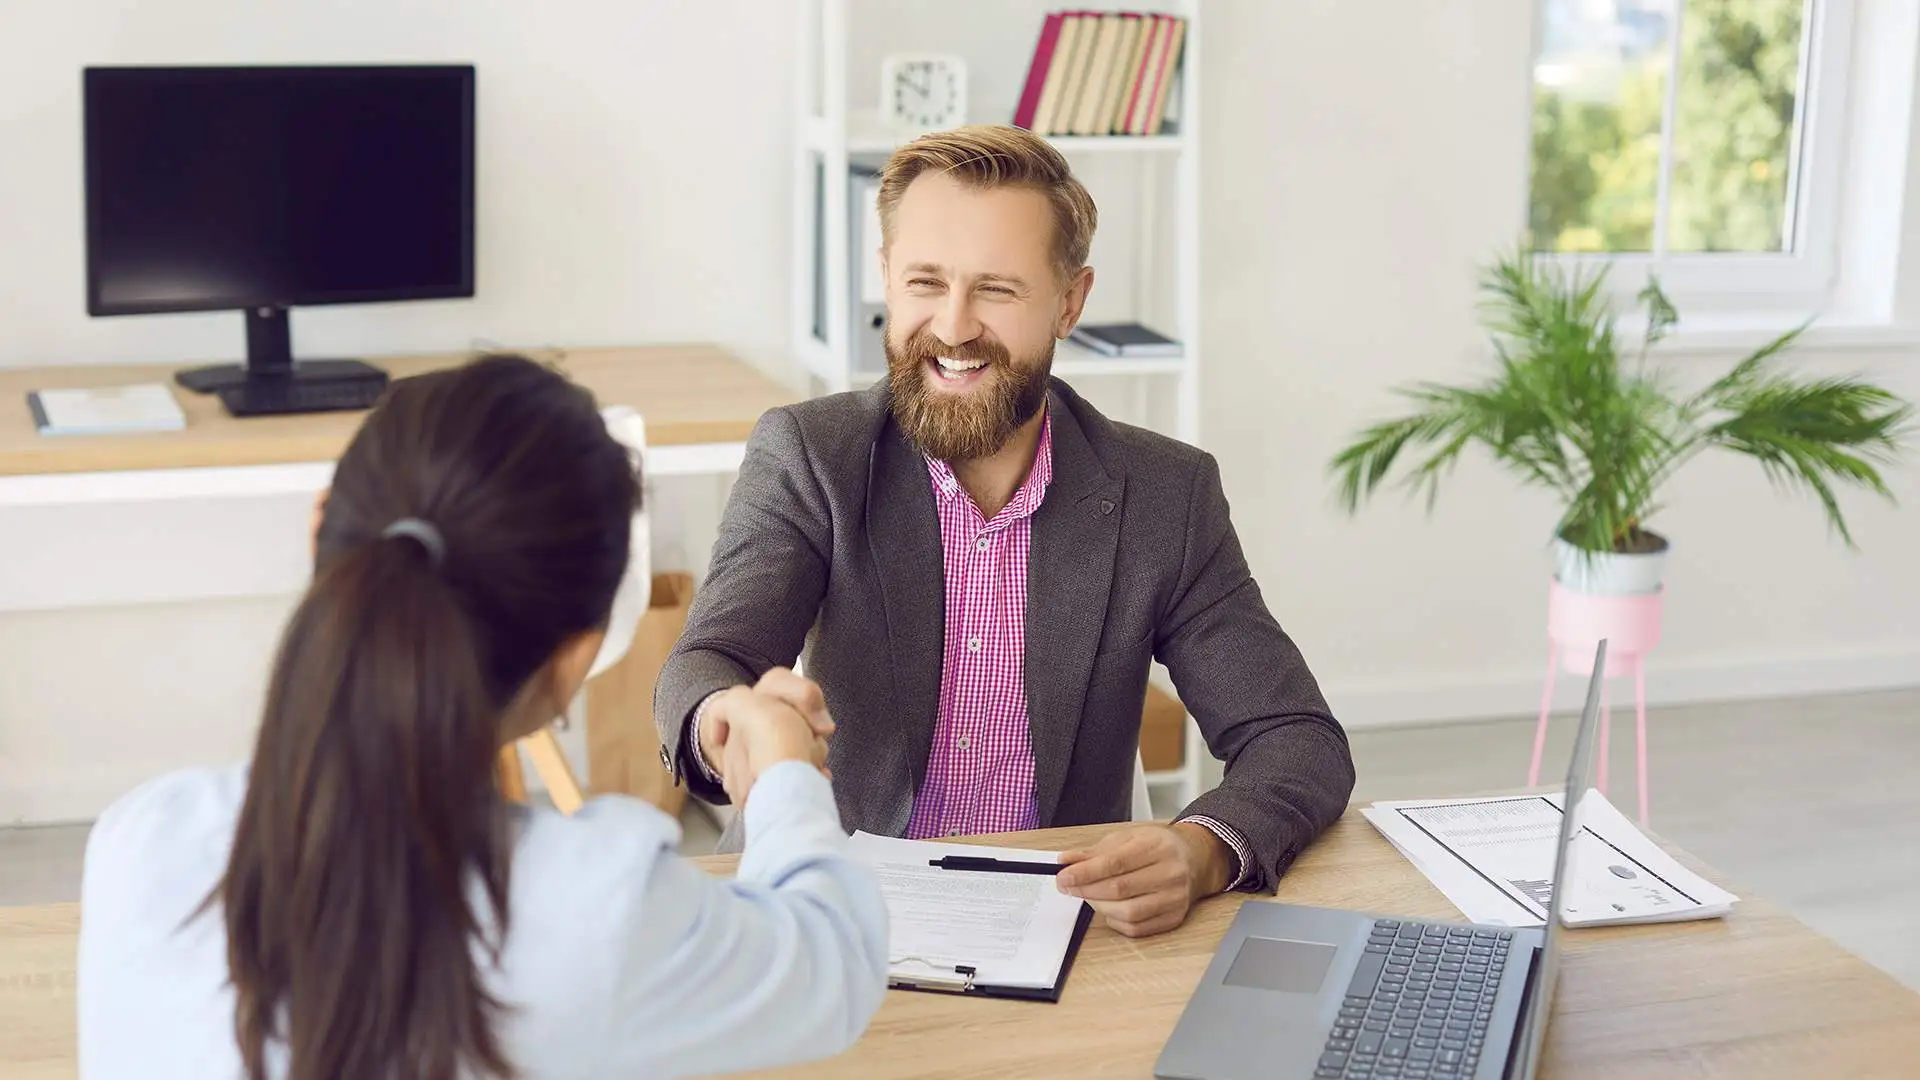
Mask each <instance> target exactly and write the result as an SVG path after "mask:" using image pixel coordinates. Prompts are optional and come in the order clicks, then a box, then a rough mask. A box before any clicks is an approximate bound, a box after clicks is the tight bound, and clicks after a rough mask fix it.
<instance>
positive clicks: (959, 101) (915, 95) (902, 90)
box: [880, 53, 967, 130]
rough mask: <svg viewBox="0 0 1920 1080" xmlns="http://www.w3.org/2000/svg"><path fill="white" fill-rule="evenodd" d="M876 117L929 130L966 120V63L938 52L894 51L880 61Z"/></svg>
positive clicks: (959, 123)
mask: <svg viewBox="0 0 1920 1080" xmlns="http://www.w3.org/2000/svg"><path fill="white" fill-rule="evenodd" d="M880 119H881V121H882V122H883V123H885V124H887V125H889V126H892V127H905V128H917V129H922V130H930V129H937V128H950V127H958V126H959V125H961V124H964V123H966V122H967V65H966V63H965V62H964V61H962V60H961V59H960V58H959V57H957V56H947V55H943V54H939V53H895V54H892V55H889V56H887V57H886V58H885V59H883V60H881V62H880Z"/></svg>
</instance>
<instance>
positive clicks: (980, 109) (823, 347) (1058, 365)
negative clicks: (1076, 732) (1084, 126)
mask: <svg viewBox="0 0 1920 1080" xmlns="http://www.w3.org/2000/svg"><path fill="white" fill-rule="evenodd" d="M1201 7H1202V4H1201V0H1157V2H1152V3H1142V4H1134V5H1124V4H1123V5H1110V6H1109V5H1101V4H1094V5H1091V6H1088V5H1067V4H1060V3H1045V2H1040V0H968V2H967V3H965V4H956V3H951V2H949V0H798V2H797V3H796V5H795V9H796V19H797V23H796V40H797V41H798V42H799V45H800V48H799V53H800V55H799V62H798V63H797V65H796V83H795V93H794V123H795V127H796V131H795V139H794V155H793V174H792V178H791V182H792V198H793V234H792V237H791V257H792V275H791V280H792V282H793V291H792V299H791V302H792V313H791V322H792V326H793V351H794V355H795V357H796V359H797V360H798V361H799V363H800V365H801V367H802V368H803V369H804V370H805V371H806V372H807V374H808V375H809V377H810V379H811V380H812V381H813V383H814V390H815V392H822V393H835V392H840V391H845V390H850V389H854V388H858V387H864V386H868V385H871V384H872V383H874V382H877V381H879V380H880V379H881V378H882V377H883V376H884V374H885V359H884V355H880V354H878V353H877V349H878V346H877V341H878V337H877V335H878V333H879V313H880V312H881V311H883V310H884V305H883V303H881V300H882V297H881V296H880V295H878V291H879V290H880V288H881V286H880V283H879V282H878V280H877V277H878V275H877V268H876V267H875V266H874V265H873V264H872V263H871V262H869V260H872V259H873V258H874V257H873V254H872V253H873V251H875V250H876V249H877V248H878V246H879V240H878V231H877V230H878V225H877V220H875V219H873V218H871V217H870V216H869V210H868V209H867V208H866V205H865V204H864V203H863V202H862V201H861V200H860V198H859V197H858V196H860V195H861V194H862V185H863V183H864V182H865V181H864V177H863V176H862V175H860V174H857V173H856V169H857V168H859V169H865V170H871V169H873V168H875V167H877V165H878V163H879V162H880V161H883V160H884V158H885V156H886V154H887V153H888V152H889V151H891V150H892V149H893V148H895V147H896V146H898V145H900V144H901V143H903V142H906V141H908V140H910V139H912V138H913V136H914V135H916V134H918V132H916V131H911V130H898V129H894V128H891V127H889V126H888V125H885V124H883V123H882V122H881V120H880V113H879V108H878V105H877V101H878V96H879V79H880V71H879V59H880V57H882V56H884V55H885V54H887V53H890V52H939V53H945V54H950V55H956V56H959V57H961V59H962V60H963V61H964V62H965V63H966V65H967V69H968V84H969V92H968V97H969V100H968V106H967V112H966V116H965V122H967V123H1012V122H1013V121H1014V118H1015V112H1016V109H1017V108H1018V106H1019V103H1020V98H1021V94H1022V90H1023V88H1024V87H1025V84H1026V80H1027V77H1028V68H1029V65H1030V63H1031V62H1032V60H1033V58H1034V54H1035V51H1036V47H1037V46H1038V45H1039V44H1040V43H1041V41H1042V30H1043V26H1044V25H1045V23H1046V21H1047V17H1048V16H1049V15H1050V14H1053V13H1058V12H1070V13H1073V14H1077V15H1083V16H1084V15H1086V14H1090V13H1091V14H1106V13H1119V12H1131V13H1148V14H1157V15H1165V16H1172V17H1174V18H1177V19H1179V20H1181V33H1180V35H1179V37H1178V39H1177V40H1178V42H1179V47H1178V65H1177V67H1171V66H1170V70H1172V71H1173V72H1174V74H1173V75H1172V76H1171V81H1170V82H1169V84H1168V88H1167V91H1166V98H1167V100H1166V105H1165V109H1164V113H1165V120H1164V122H1163V123H1162V124H1160V125H1159V127H1158V130H1157V131H1155V132H1154V133H1152V134H1107V135H1089V134H1075V135H1060V134H1055V135H1049V136H1047V137H1048V139H1049V141H1051V142H1052V143H1053V144H1054V145H1055V146H1056V147H1058V148H1059V149H1060V150H1061V152H1062V153H1064V154H1065V155H1066V156H1067V158H1068V161H1069V162H1070V163H1071V164H1072V165H1073V167H1074V170H1075V172H1076V174H1078V175H1080V176H1081V178H1082V180H1083V182H1085V183H1087V185H1088V188H1089V190H1090V191H1091V192H1092V194H1093V196H1094V199H1095V202H1096V204H1098V205H1099V206H1100V209H1101V215H1100V219H1101V220H1100V227H1099V233H1098V235H1097V236H1096V237H1095V241H1094V251H1093V256H1092V260H1091V261H1092V262H1093V265H1094V270H1095V285H1094V291H1093V295H1092V298H1091V299H1090V301H1089V305H1088V309H1087V311H1086V313H1085V314H1084V315H1083V317H1082V320H1081V321H1082V322H1083V323H1097V322H1108V321H1136V320H1137V321H1139V322H1142V323H1144V324H1146V325H1147V326H1150V327H1152V328H1154V329H1155V330H1158V331H1160V332H1162V333H1164V334H1166V335H1168V336H1169V337H1173V338H1175V339H1177V340H1178V341H1179V342H1180V343H1181V353H1180V355H1178V356H1151V357H1130V356H1129V357H1113V356H1106V355H1103V354H1101V353H1099V352H1095V351H1093V350H1091V349H1088V348H1084V347H1082V346H1080V345H1079V344H1077V343H1074V342H1067V341H1063V342H1060V343H1058V345H1057V347H1056V349H1055V353H1054V365H1053V370H1054V374H1055V375H1057V376H1059V377H1060V378H1062V379H1065V380H1067V381H1068V382H1071V383H1073V384H1074V385H1075V387H1076V389H1079V390H1081V391H1082V392H1083V393H1087V392H1089V391H1090V390H1093V389H1096V387H1094V386H1093V385H1092V384H1093V383H1095V382H1100V383H1107V382H1111V381H1121V382H1123V383H1124V382H1125V381H1130V382H1131V383H1132V386H1131V388H1130V389H1131V390H1132V412H1133V413H1134V414H1135V415H1125V414H1124V413H1122V415H1121V416H1120V418H1121V419H1126V420H1130V421H1133V422H1136V423H1148V424H1149V426H1153V427H1155V428H1156V429H1159V430H1162V431H1164V432H1165V433H1166V434H1169V435H1172V436H1173V437H1175V438H1178V439H1181V440H1183V441H1185V442H1189V443H1192V444H1194V445H1200V409H1199V378H1198V373H1199V363H1200V358H1201V356H1202V341H1201V334H1200V280H1199V270H1200V257H1199V211H1200V159H1199V133H1200V119H1201V117H1200V108H1199V105H1200V77H1201V64H1200V56H1201V38H1202V34H1201V33H1200V31H1201V29H1202V18H1201V14H1202V12H1201ZM1089 36H1091V35H1089ZM1142 36H1143V37H1145V36H1146V32H1145V31H1143V32H1142ZM1143 48H1144V46H1143ZM1135 55H1136V56H1138V55H1142V54H1140V53H1136V54H1135ZM1035 126H1039V125H1038V124H1036V125H1035ZM1103 185H1106V186H1108V187H1110V188H1111V189H1112V190H1113V192H1114V196H1115V201H1114V202H1113V203H1112V204H1111V205H1112V207H1113V210H1112V212H1111V213H1110V203H1109V201H1108V192H1107V191H1106V190H1103ZM855 230H859V231H857V232H856V231H855ZM1110 392H1112V391H1110ZM1120 392H1124V389H1122V390H1121V391H1120ZM1150 413H1151V414H1157V415H1158V417H1159V422H1157V423H1150V422H1149V421H1148V420H1147V418H1146V417H1147V414H1150ZM1155 674H1156V679H1157V680H1158V681H1164V672H1162V671H1159V670H1158V669H1156V673H1155ZM1182 750H1183V753H1182V761H1181V765H1180V767H1179V768H1176V769H1169V770H1164V771H1159V772H1152V773H1149V774H1148V777H1147V780H1148V785H1149V787H1150V788H1152V789H1156V791H1166V792H1168V793H1169V794H1170V795H1171V796H1172V797H1173V798H1176V799H1178V800H1179V802H1180V803H1181V804H1184V803H1186V802H1187V801H1189V800H1191V799H1192V798H1193V797H1195V796H1196V795H1198V794H1199V792H1200V790H1201V773H1200V763H1201V762H1202V761H1203V760H1204V759H1206V758H1207V757H1209V756H1210V755H1209V754H1208V751H1207V748H1206V744H1205V743H1204V742H1203V741H1202V740H1201V739H1200V736H1199V731H1198V729H1197V728H1196V727H1195V726H1194V724H1193V721H1192V719H1191V718H1190V717H1189V718H1188V720H1187V722H1186V730H1185V733H1184V736H1183V747H1182Z"/></svg>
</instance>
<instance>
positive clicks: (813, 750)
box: [714, 686, 827, 809]
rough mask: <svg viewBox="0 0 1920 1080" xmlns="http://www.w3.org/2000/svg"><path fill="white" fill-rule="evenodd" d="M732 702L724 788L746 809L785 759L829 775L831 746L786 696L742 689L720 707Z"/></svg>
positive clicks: (729, 694)
mask: <svg viewBox="0 0 1920 1080" xmlns="http://www.w3.org/2000/svg"><path fill="white" fill-rule="evenodd" d="M721 701H725V702H726V703H727V732H726V741H725V744H724V746H723V747H722V749H721V769H720V780H721V786H722V787H723V788H725V789H726V792H727V797H728V798H729V799H732V800H733V803H734V805H736V806H738V807H740V808H742V809H745V808H746V805H747V797H748V795H749V794H750V793H751V792H752V791H753V785H754V784H755V783H756V782H758V781H759V779H760V774H761V773H763V772H765V771H766V770H768V769H770V768H772V767H773V766H774V765H776V764H779V763H780V762H783V761H804V762H807V763H808V764H810V765H812V766H813V767H814V768H816V769H820V770H821V771H823V772H824V771H825V769H826V764H827V744H826V742H825V740H823V739H821V738H820V737H819V736H818V735H816V734H814V729H813V724H812V722H811V721H810V720H809V719H808V718H807V717H806V716H804V715H803V714H802V713H801V712H800V711H799V710H798V709H796V708H795V707H794V706H793V704H792V703H791V702H789V701H788V700H786V699H785V698H783V697H780V696H778V695H775V694H773V693H769V692H767V691H764V690H760V689H757V688H756V689H753V690H749V689H747V688H746V687H744V686H736V687H734V688H733V689H731V690H728V691H726V693H725V694H724V695H723V696H722V697H721V698H719V699H717V700H716V701H715V702H714V704H715V705H718V704H719V703H720V702H721Z"/></svg>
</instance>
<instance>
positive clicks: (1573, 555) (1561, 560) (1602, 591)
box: [1553, 537, 1672, 596]
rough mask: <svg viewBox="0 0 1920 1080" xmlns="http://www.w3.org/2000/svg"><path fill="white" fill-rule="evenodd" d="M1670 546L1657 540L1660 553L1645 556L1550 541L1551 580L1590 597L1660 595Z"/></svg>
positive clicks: (1559, 539) (1561, 540)
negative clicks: (1581, 547)
mask: <svg viewBox="0 0 1920 1080" xmlns="http://www.w3.org/2000/svg"><path fill="white" fill-rule="evenodd" d="M1671 551H1672V545H1671V544H1669V543H1668V542H1667V540H1666V538H1665V537H1661V538H1660V549H1659V550H1658V551H1649V552H1645V553H1634V554H1624V555H1623V554H1618V553H1615V552H1610V551H1596V552H1587V551H1582V550H1581V549H1580V548H1577V547H1574V546H1573V545H1572V544H1569V543H1567V542H1566V541H1565V540H1563V539H1561V538H1559V537H1554V540H1553V562H1554V578H1555V579H1556V580H1558V581H1559V582H1560V584H1561V585H1562V586H1564V587H1566V588H1567V589H1570V590H1572V591H1574V592H1578V593H1587V594H1588V595H1591V596H1640V595H1643V594H1646V593H1656V592H1659V591H1660V586H1661V583H1662V582H1663V581H1665V580H1666V571H1667V555H1668V554H1669V553H1670V552H1671Z"/></svg>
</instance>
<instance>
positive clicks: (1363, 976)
mask: <svg viewBox="0 0 1920 1080" xmlns="http://www.w3.org/2000/svg"><path fill="white" fill-rule="evenodd" d="M1512 942H1513V932H1512V931H1510V930H1481V929H1477V928H1474V927H1462V926H1442V925H1433V924H1429V923H1422V922H1410V921H1403V920H1397V919H1376V920H1375V921H1374V924H1373V930H1372V932H1371V933H1370V934H1369V935H1368V938H1367V949H1366V952H1365V953H1364V954H1363V955H1362V957H1361V960H1360V966H1359V968H1357V969H1356V970H1355V971H1354V973H1353V981H1352V982H1351V983H1349V984H1348V985H1347V996H1346V998H1345V1000H1344V1001H1343V1002H1342V1004H1341V1007H1340V1017H1339V1019H1337V1020H1335V1021H1334V1026H1333V1034H1332V1035H1330V1036H1329V1037H1328V1039H1327V1045H1326V1047H1325V1050H1324V1051H1323V1052H1322V1054H1321V1055H1320V1064H1319V1067H1318V1068H1317V1069H1316V1070H1315V1071H1314V1074H1313V1075H1314V1076H1315V1077H1317V1078H1322V1080H1332V1078H1335V1077H1343V1078H1344V1077H1355V1078H1365V1080H1372V1078H1375V1077H1379V1078H1388V1080H1402V1078H1404V1080H1427V1078H1429V1077H1445V1078H1448V1080H1452V1078H1454V1077H1466V1076H1472V1075H1473V1073H1474V1070H1475V1069H1477V1068H1479V1065H1480V1049H1481V1047H1482V1046H1483V1045H1484V1044H1485V1043H1486V1041H1487V1022H1488V1021H1489V1020H1490V1019H1491V1018H1492V1016H1493V997H1494V994H1496V993H1497V992H1499V989H1500V973H1501V971H1502V970H1504V969H1505V967H1506V963H1507V947H1508V946H1509V945H1511V944H1512Z"/></svg>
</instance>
